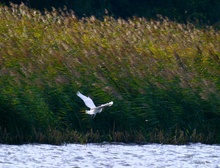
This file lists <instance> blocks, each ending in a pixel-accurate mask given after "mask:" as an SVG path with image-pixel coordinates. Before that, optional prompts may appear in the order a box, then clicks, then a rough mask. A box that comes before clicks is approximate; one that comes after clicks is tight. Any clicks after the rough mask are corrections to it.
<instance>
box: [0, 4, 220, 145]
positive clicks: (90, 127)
mask: <svg viewBox="0 0 220 168" xmlns="http://www.w3.org/2000/svg"><path fill="white" fill-rule="evenodd" d="M0 17H1V20H0V32H1V33H0V75H1V78H0V85H1V90H0V127H1V129H0V142H1V143H27V142H40V143H52V144H60V143H63V142H77V143H86V142H102V141H122V142H159V143H176V144H180V143H187V142H198V141H199V142H203V143H219V142H220V136H219V135H220V132H219V130H220V108H219V107H220V103H219V102H220V79H219V76H220V66H219V64H220V45H219V44H220V33H219V31H217V30H214V29H212V27H207V28H204V29H197V28H195V27H194V26H193V25H192V24H190V23H188V24H186V25H185V24H179V23H176V22H172V21H169V20H168V19H161V20H157V21H155V20H145V19H144V18H133V19H128V20H123V19H117V20H116V19H113V18H112V17H109V16H106V17H104V19H103V21H100V20H97V19H96V18H95V17H90V18H83V19H77V18H76V17H75V16H74V15H73V14H71V13H67V12H66V11H56V10H54V11H53V12H46V14H45V15H42V14H41V13H40V12H38V11H35V10H31V9H28V8H27V7H25V6H23V5H21V6H18V7H17V6H14V7H12V8H8V7H6V6H0ZM77 91H81V92H82V93H83V94H86V95H89V96H91V97H92V98H93V99H94V101H95V102H96V103H97V105H98V104H102V103H105V102H108V101H111V100H112V101H114V105H113V106H112V107H110V108H106V109H105V110H104V111H103V112H102V113H101V114H98V115H97V116H96V117H95V119H91V117H90V116H88V115H86V114H85V112H84V111H85V109H86V107H85V105H84V104H83V102H82V100H81V99H79V98H78V97H77V96H76V92H77ZM146 120H148V121H146Z"/></svg>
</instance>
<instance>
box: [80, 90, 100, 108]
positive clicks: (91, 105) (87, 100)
mask: <svg viewBox="0 0 220 168" xmlns="http://www.w3.org/2000/svg"><path fill="white" fill-rule="evenodd" d="M77 96H79V97H80V98H81V99H82V100H83V101H84V103H85V105H86V106H87V107H89V108H90V109H93V108H96V106H95V104H94V102H93V101H92V99H91V98H90V97H87V96H84V95H83V94H81V93H80V92H77Z"/></svg>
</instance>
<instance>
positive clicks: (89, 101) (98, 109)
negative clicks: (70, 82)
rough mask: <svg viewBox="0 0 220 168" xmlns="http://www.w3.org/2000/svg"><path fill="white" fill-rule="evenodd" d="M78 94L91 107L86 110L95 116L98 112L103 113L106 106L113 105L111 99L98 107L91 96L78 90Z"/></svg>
mask: <svg viewBox="0 0 220 168" xmlns="http://www.w3.org/2000/svg"><path fill="white" fill-rule="evenodd" d="M77 96H79V97H80V98H81V99H82V100H83V101H84V103H85V105H86V106H87V107H89V108H90V110H86V113H87V114H90V115H93V116H94V117H95V115H96V114H97V113H101V112H102V109H103V108H104V107H106V106H112V105H113V101H111V102H109V103H105V104H102V105H100V106H98V107H96V105H95V104H94V102H93V101H92V99H91V98H90V97H87V96H84V95H83V94H81V93H80V92H77Z"/></svg>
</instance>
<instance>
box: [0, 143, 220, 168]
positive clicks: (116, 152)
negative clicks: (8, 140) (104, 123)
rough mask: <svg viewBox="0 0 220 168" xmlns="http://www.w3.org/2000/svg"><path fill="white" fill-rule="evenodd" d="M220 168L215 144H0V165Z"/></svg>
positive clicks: (21, 167) (3, 167) (8, 167)
mask: <svg viewBox="0 0 220 168" xmlns="http://www.w3.org/2000/svg"><path fill="white" fill-rule="evenodd" d="M32 167H33V168H38V167H42V168H43V167H47V168H74V167H80V168H81V167H82V168H86V167H88V168H90V167H91V168H93V167H94V168H104V167H106V168H111V167H114V168H122V167H133V168H163V167H164V168H170V167H172V168H178V167H179V168H180V167H182V168H194V167H198V168H220V146H219V145H204V144H199V143H197V144H190V145H161V144H147V145H134V144H129V145H128V144H108V143H105V144H86V145H80V144H65V145H61V146H54V145H45V144H33V145H32V144H28V145H3V144H2V145H1V144H0V168H32Z"/></svg>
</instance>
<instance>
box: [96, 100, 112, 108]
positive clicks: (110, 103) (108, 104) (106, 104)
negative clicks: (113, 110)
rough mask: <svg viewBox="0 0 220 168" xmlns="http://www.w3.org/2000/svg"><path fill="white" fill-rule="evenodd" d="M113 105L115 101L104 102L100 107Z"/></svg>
mask: <svg viewBox="0 0 220 168" xmlns="http://www.w3.org/2000/svg"><path fill="white" fill-rule="evenodd" d="M112 105H113V101H111V102H109V103H105V104H102V105H100V106H98V107H106V106H112Z"/></svg>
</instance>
